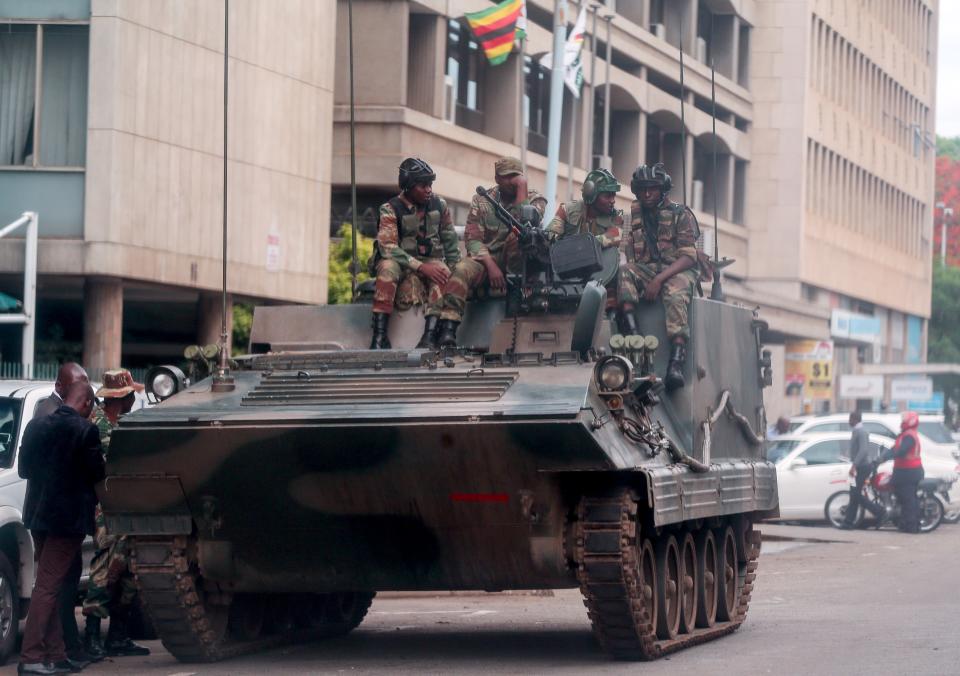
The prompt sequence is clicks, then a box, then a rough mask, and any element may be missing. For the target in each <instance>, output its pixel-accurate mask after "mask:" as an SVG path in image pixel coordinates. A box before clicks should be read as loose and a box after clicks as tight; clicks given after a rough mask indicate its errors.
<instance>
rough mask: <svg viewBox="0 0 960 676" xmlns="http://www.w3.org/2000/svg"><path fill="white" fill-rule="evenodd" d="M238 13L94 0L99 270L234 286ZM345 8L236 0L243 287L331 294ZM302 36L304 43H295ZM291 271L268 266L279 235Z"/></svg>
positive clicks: (91, 238)
mask: <svg viewBox="0 0 960 676" xmlns="http://www.w3.org/2000/svg"><path fill="white" fill-rule="evenodd" d="M222 7H223V5H222V4H221V3H216V2H206V1H202V2H191V3H183V2H174V1H173V0H149V1H147V0H125V1H123V2H119V1H118V0H93V4H92V18H91V24H90V34H91V35H90V95H89V122H88V123H89V128H90V131H89V137H88V145H87V148H88V158H87V191H86V207H85V209H86V212H85V240H86V259H85V272H87V273H88V274H109V275H114V276H120V277H126V278H130V279H139V280H147V281H153V282H158V283H164V284H175V285H185V286H194V287H198V288H205V289H213V288H217V287H219V285H220V274H221V272H220V267H221V220H222V178H223V164H222V148H223V123H222V120H223V98H222V97H223V23H224V17H223V9H222ZM331 13H332V5H330V4H327V3H323V2H319V3H318V2H312V1H311V0H284V2H279V3H263V2H259V1H258V0H234V2H232V3H231V16H230V54H231V60H230V83H229V84H230V102H229V106H230V117H229V133H230V146H229V156H230V164H229V180H230V186H229V188H230V190H229V194H230V202H229V205H228V215H229V221H230V222H229V244H228V259H229V261H230V268H229V277H228V279H229V287H230V290H231V291H233V292H235V293H237V294H241V295H253V296H265V297H272V298H279V299H286V300H294V301H304V302H323V301H325V299H326V267H327V266H326V260H327V248H328V235H327V232H328V220H329V219H328V214H329V211H330V209H329V200H330V192H329V191H330V155H331V133H332V108H333V80H334V60H333V58H332V57H333V52H334V30H335V25H334V23H333V22H332V21H331V20H330V19H331ZM290 36H297V39H287V38H289V37H290ZM271 233H274V234H279V236H280V269H281V270H282V272H271V271H268V270H267V269H266V259H267V256H266V247H267V238H268V235H269V234H271Z"/></svg>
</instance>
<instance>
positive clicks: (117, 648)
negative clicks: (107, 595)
mask: <svg viewBox="0 0 960 676" xmlns="http://www.w3.org/2000/svg"><path fill="white" fill-rule="evenodd" d="M129 613H130V608H127V607H124V606H118V607H117V608H115V609H114V610H113V612H111V613H110V628H109V629H108V630H107V640H106V641H105V642H104V644H103V647H104V649H105V650H106V651H107V655H109V656H110V657H134V656H144V655H149V654H150V648H147V647H146V646H142V645H139V644H137V643H134V642H133V641H131V640H130V636H128V635H127V616H128V615H129Z"/></svg>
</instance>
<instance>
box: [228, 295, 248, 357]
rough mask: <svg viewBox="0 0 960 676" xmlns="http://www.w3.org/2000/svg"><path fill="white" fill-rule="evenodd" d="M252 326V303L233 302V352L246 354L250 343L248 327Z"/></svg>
mask: <svg viewBox="0 0 960 676" xmlns="http://www.w3.org/2000/svg"><path fill="white" fill-rule="evenodd" d="M252 327H253V305H250V304H249V303H234V304H233V336H232V340H233V350H231V352H232V353H233V354H246V352H247V347H248V346H249V345H250V329H251V328H252Z"/></svg>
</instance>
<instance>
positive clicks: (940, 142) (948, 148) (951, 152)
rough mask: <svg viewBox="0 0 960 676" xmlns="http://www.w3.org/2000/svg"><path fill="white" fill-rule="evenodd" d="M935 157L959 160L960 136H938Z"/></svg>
mask: <svg viewBox="0 0 960 676" xmlns="http://www.w3.org/2000/svg"><path fill="white" fill-rule="evenodd" d="M937 157H949V158H950V159H952V160H954V161H960V136H938V137H937Z"/></svg>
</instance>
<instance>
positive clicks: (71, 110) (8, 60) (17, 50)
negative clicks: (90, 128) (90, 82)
mask: <svg viewBox="0 0 960 676" xmlns="http://www.w3.org/2000/svg"><path fill="white" fill-rule="evenodd" d="M89 37H90V31H89V27H88V26H77V25H58V24H36V25H34V24H0V120H2V123H0V166H13V167H24V166H27V167H36V168H43V167H82V166H83V165H84V163H85V162H84V159H85V155H86V147H87V61H88V52H89Z"/></svg>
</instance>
